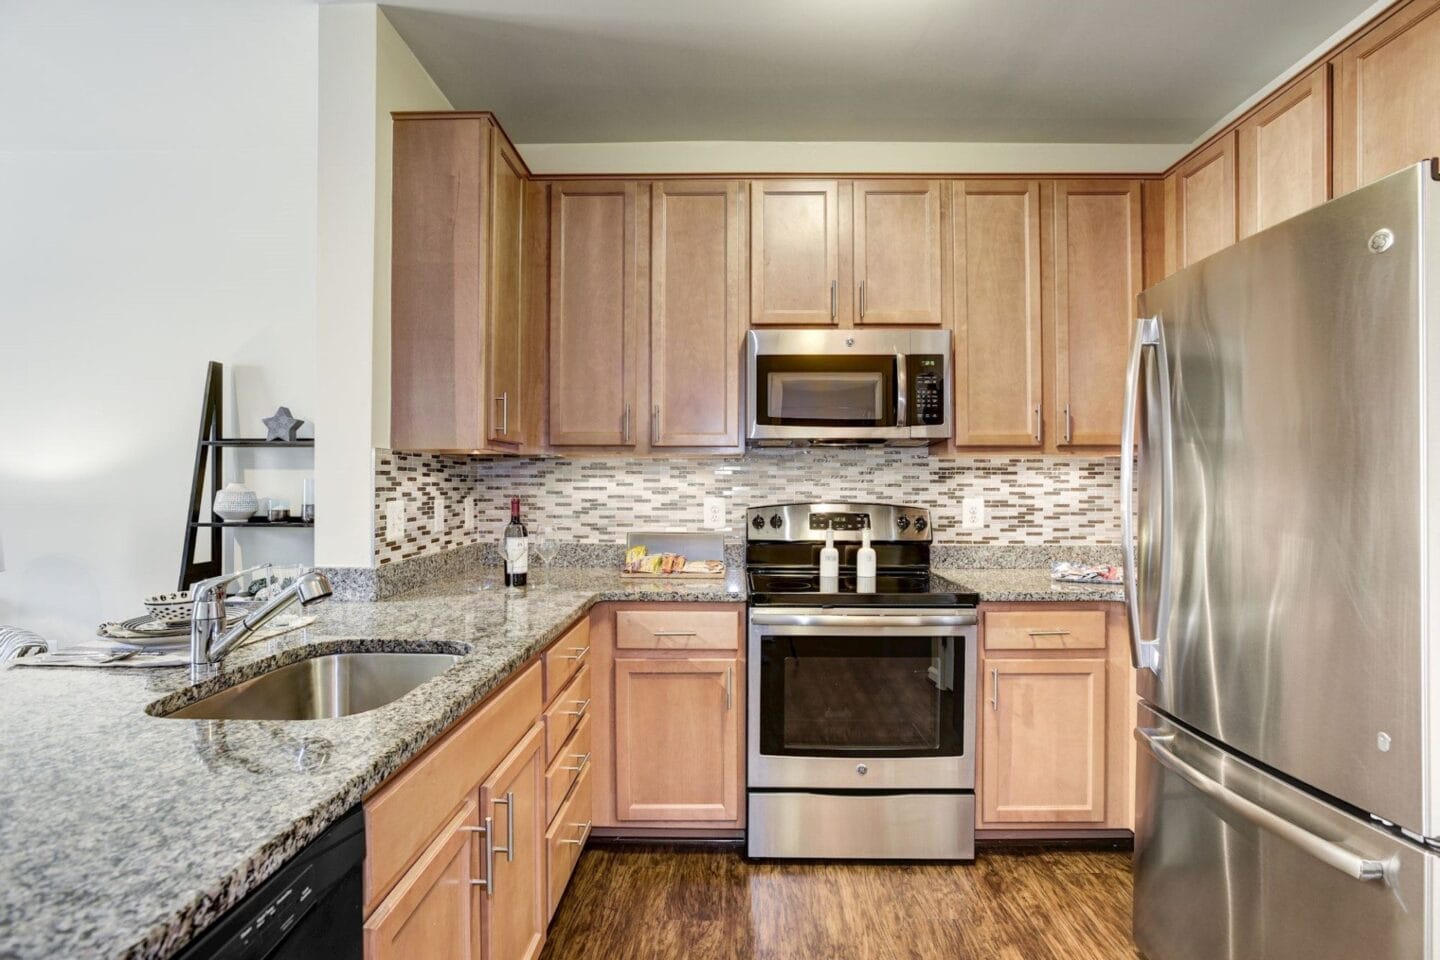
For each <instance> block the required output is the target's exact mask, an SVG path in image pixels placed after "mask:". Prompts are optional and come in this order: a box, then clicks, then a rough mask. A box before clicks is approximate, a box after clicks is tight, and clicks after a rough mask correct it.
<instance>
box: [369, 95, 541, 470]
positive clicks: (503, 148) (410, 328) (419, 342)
mask: <svg viewBox="0 0 1440 960" xmlns="http://www.w3.org/2000/svg"><path fill="white" fill-rule="evenodd" d="M526 175H527V174H526V170H525V167H524V164H523V163H522V162H521V161H520V158H519V156H518V154H516V153H515V150H514V147H513V146H511V145H510V143H509V142H508V141H507V140H506V139H505V136H504V134H503V133H501V132H500V130H499V128H498V127H497V126H496V125H495V122H494V120H493V119H491V118H489V117H488V116H487V115H470V114H456V115H438V116H437V115H415V116H398V117H396V119H395V147H394V190H393V204H394V207H393V228H392V229H393V233H392V237H393V253H392V261H391V346H390V350H391V410H390V434H391V436H390V445H391V446H392V447H394V448H396V449H400V450H448V451H466V452H468V451H472V450H491V451H495V452H509V453H513V452H517V451H522V450H526V449H530V448H533V447H534V446H535V445H536V444H537V443H538V441H539V436H538V433H539V431H538V424H537V422H536V418H535V417H534V411H530V410H528V409H527V404H526V402H525V399H524V397H523V396H522V394H523V393H524V392H525V385H526V383H527V382H528V381H531V380H533V379H535V378H537V377H539V376H541V375H542V372H541V371H540V370H539V369H538V367H537V364H539V363H540V360H539V359H538V358H540V357H543V354H544V334H543V330H539V331H538V333H539V342H538V343H535V342H531V341H532V340H533V339H534V337H535V336H536V332H537V331H536V329H535V328H534V325H533V322H532V321H533V318H534V317H536V316H540V315H542V314H541V312H540V311H538V310H537V308H536V307H535V306H534V304H533V303H532V301H531V299H530V298H529V297H528V296H527V292H528V290H529V289H530V285H529V284H527V282H526V275H527V271H533V270H543V269H544V264H543V262H537V261H535V260H534V259H533V258H528V257H527V256H526V251H527V250H528V249H530V246H529V245H528V244H527V241H528V240H529V239H530V238H529V237H528V235H527V230H530V229H536V228H538V229H542V230H543V229H544V227H543V223H542V224H535V223H533V222H532V221H531V220H529V219H527V218H526V216H525V210H526V204H525V177H526Z"/></svg>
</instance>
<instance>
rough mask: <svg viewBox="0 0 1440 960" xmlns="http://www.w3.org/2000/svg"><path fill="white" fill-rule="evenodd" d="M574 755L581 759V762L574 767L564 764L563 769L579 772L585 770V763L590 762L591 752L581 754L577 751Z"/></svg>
mask: <svg viewBox="0 0 1440 960" xmlns="http://www.w3.org/2000/svg"><path fill="white" fill-rule="evenodd" d="M573 756H574V757H575V759H576V760H579V761H580V762H579V763H577V764H575V766H573V767H567V766H563V765H562V766H561V767H560V769H561V770H568V771H569V772H571V773H579V772H580V771H581V770H584V769H585V764H587V763H589V762H590V754H588V753H585V754H579V753H577V754H574V755H573Z"/></svg>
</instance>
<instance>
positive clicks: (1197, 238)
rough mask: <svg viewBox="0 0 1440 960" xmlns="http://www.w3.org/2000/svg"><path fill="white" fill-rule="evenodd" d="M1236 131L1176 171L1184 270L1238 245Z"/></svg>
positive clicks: (1180, 255)
mask: <svg viewBox="0 0 1440 960" xmlns="http://www.w3.org/2000/svg"><path fill="white" fill-rule="evenodd" d="M1235 143H1236V137H1235V131H1233V130H1231V131H1229V132H1228V133H1226V134H1225V135H1224V136H1222V137H1220V139H1218V140H1216V141H1215V142H1214V143H1213V144H1211V145H1210V146H1209V147H1206V148H1205V149H1204V150H1201V151H1199V152H1198V153H1196V154H1193V155H1192V156H1190V157H1188V158H1187V159H1186V160H1185V161H1184V162H1183V163H1181V164H1180V166H1179V167H1178V168H1177V169H1176V171H1175V210H1176V216H1177V217H1178V221H1177V222H1176V224H1175V251H1176V256H1177V262H1178V263H1179V265H1180V267H1181V268H1182V269H1183V268H1185V267H1188V266H1190V265H1191V264H1193V263H1196V262H1198V261H1200V260H1203V259H1205V258H1206V257H1208V256H1210V254H1212V253H1215V252H1217V251H1219V250H1223V249H1224V248H1225V247H1228V246H1230V244H1232V243H1234V242H1235V238H1236V236H1237V226H1236V220H1235Z"/></svg>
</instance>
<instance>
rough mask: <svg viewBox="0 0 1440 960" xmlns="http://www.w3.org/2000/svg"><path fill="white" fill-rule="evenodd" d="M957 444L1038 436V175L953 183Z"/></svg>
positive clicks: (1034, 441)
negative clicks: (1035, 177)
mask: <svg viewBox="0 0 1440 960" xmlns="http://www.w3.org/2000/svg"><path fill="white" fill-rule="evenodd" d="M950 236H951V241H950V256H951V259H952V271H953V276H954V278H955V279H954V307H953V311H952V316H953V317H954V328H955V336H954V340H955V370H954V377H953V380H954V384H955V391H954V392H955V445H956V446H957V447H995V446H1002V447H1033V446H1038V445H1039V444H1040V442H1041V429H1040V410H1041V403H1042V397H1041V380H1040V377H1041V373H1040V371H1041V354H1040V328H1041V309H1040V298H1041V294H1040V289H1041V277H1040V274H1041V256H1040V182H1039V181H1038V180H959V181H956V182H954V183H952V184H951V185H950Z"/></svg>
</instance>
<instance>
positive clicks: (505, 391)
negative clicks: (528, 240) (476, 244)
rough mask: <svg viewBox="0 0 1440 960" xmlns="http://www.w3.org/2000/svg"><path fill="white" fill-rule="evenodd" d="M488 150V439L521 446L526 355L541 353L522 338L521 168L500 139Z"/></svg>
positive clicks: (522, 224) (536, 347) (525, 439)
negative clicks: (530, 352)
mask: <svg viewBox="0 0 1440 960" xmlns="http://www.w3.org/2000/svg"><path fill="white" fill-rule="evenodd" d="M491 142H492V149H491V151H490V317H489V323H488V324H487V325H486V334H487V336H486V343H487V347H488V350H487V352H488V354H489V368H490V388H489V389H490V392H489V397H488V401H487V402H488V403H489V405H490V406H489V408H488V419H489V424H490V428H489V437H490V439H491V440H498V441H500V442H502V443H524V442H527V441H528V440H529V438H528V437H526V436H524V429H523V426H522V425H523V424H524V423H525V410H524V389H525V381H524V355H525V351H526V350H536V349H539V345H538V344H527V343H525V342H524V337H523V334H522V331H523V328H524V319H525V301H524V294H525V283H524V276H523V274H522V273H521V269H522V264H523V250H524V247H525V236H524V219H525V218H524V214H525V168H524V165H523V164H522V163H521V161H520V157H519V155H518V154H516V153H515V151H514V150H513V149H512V148H511V147H510V145H509V144H508V143H506V142H505V138H504V137H500V136H494V137H492V140H491Z"/></svg>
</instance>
